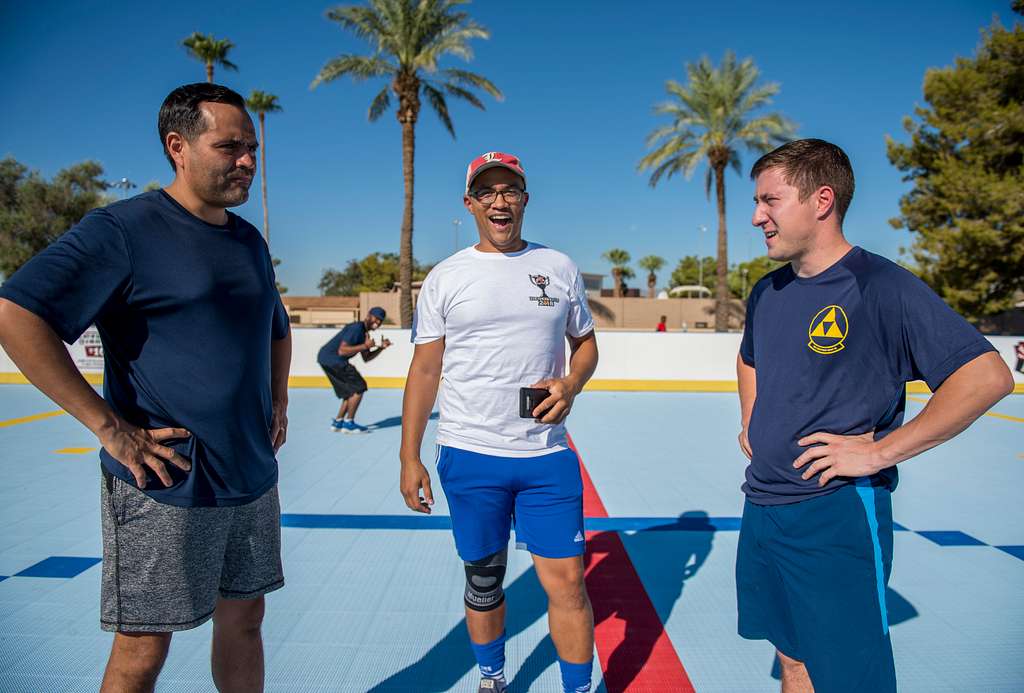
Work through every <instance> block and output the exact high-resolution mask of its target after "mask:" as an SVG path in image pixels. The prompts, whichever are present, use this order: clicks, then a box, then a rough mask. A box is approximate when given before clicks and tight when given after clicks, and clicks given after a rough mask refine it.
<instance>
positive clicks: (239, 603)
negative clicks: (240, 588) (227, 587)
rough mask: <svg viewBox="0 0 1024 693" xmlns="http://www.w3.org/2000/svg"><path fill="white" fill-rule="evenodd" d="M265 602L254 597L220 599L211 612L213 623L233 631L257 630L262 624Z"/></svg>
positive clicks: (247, 631) (248, 631) (246, 631)
mask: <svg viewBox="0 0 1024 693" xmlns="http://www.w3.org/2000/svg"><path fill="white" fill-rule="evenodd" d="M265 609H266V602H265V600H264V599H263V597H257V598H256V599H221V600H220V603H218V604H217V610H216V611H215V612H214V614H213V625H214V627H215V628H218V629H226V630H229V631H231V632H234V633H251V632H259V630H260V628H261V627H262V625H263V613H264V611H265Z"/></svg>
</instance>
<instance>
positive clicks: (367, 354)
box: [363, 347, 384, 361]
mask: <svg viewBox="0 0 1024 693" xmlns="http://www.w3.org/2000/svg"><path fill="white" fill-rule="evenodd" d="M382 351H384V349H383V348H381V347H377V348H376V349H369V350H367V351H364V352H363V361H373V360H374V359H375V358H377V357H378V356H380V352H382Z"/></svg>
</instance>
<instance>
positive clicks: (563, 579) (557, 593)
mask: <svg viewBox="0 0 1024 693" xmlns="http://www.w3.org/2000/svg"><path fill="white" fill-rule="evenodd" d="M544 591H545V592H547V595H548V603H549V604H550V605H551V606H554V607H557V608H561V609H571V610H574V611H576V610H581V609H585V608H586V607H587V605H588V604H589V603H590V602H589V599H588V598H587V588H586V585H584V583H583V571H582V570H579V571H575V570H569V571H564V572H559V573H558V574H555V575H550V576H548V577H547V578H546V579H545V580H544Z"/></svg>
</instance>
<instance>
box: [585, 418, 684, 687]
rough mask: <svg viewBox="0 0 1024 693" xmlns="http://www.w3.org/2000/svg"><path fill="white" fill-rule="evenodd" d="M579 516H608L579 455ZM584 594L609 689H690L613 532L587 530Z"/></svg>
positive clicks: (620, 542) (679, 662)
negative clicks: (581, 482) (580, 505)
mask: <svg viewBox="0 0 1024 693" xmlns="http://www.w3.org/2000/svg"><path fill="white" fill-rule="evenodd" d="M569 446H570V447H571V448H572V449H573V451H574V452H575V453H576V457H577V458H578V459H579V461H580V474H581V475H582V477H583V515H584V516H585V517H608V511H607V510H605V507H604V503H602V502H601V496H600V495H598V493H597V489H596V488H595V487H594V483H593V481H591V479H590V474H588V473H587V468H586V467H585V466H584V464H583V457H582V456H581V455H580V452H579V450H577V449H576V444H575V443H573V441H572V438H571V437H570V438H569ZM586 566H587V568H586V583H587V593H588V594H589V595H590V601H591V603H592V604H593V606H594V644H595V645H596V646H597V658H598V660H600V662H601V671H602V672H603V673H604V683H605V687H606V688H607V689H608V693H647V692H648V691H649V692H651V693H653V692H654V691H658V692H659V693H660V692H661V691H678V692H679V693H690V692H692V691H693V690H694V689H693V684H692V683H691V682H690V677H689V676H687V674H686V669H684V668H683V663H682V662H681V661H679V655H678V654H677V653H676V648H675V647H674V646H673V645H672V641H671V640H670V639H669V637H668V633H666V632H665V628H664V626H663V625H662V623H661V619H660V618H659V617H658V612H657V611H655V609H654V604H652V603H651V600H650V597H648V596H647V590H645V589H644V585H643V583H642V582H641V581H640V576H639V575H638V574H637V572H636V568H634V567H633V562H632V561H631V560H630V559H629V554H628V553H626V547H625V546H624V545H623V544H622V539H621V538H620V537H619V535H618V533H617V532H587V554H586Z"/></svg>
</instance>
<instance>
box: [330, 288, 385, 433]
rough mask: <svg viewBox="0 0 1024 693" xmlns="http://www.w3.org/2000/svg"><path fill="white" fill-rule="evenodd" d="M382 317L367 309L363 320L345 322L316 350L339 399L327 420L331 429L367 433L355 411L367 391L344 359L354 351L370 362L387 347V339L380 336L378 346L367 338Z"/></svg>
mask: <svg viewBox="0 0 1024 693" xmlns="http://www.w3.org/2000/svg"><path fill="white" fill-rule="evenodd" d="M385 317H387V314H386V313H385V312H384V309H383V308H381V307H379V306H377V307H374V308H371V309H370V310H369V311H368V312H367V315H366V318H365V319H364V320H356V321H355V322H350V323H349V324H347V325H345V327H343V328H342V329H341V330H340V331H339V332H338V334H336V335H334V336H333V337H331V339H330V341H328V342H327V343H326V344H324V345H323V346H322V347H320V352H319V353H318V354H317V355H316V361H317V363H319V364H320V367H321V368H323V369H324V373H326V374H327V379H328V380H329V381H330V382H331V387H333V388H334V394H335V395H337V396H338V399H340V400H341V406H340V407H339V409H338V416H336V417H335V418H333V419H331V430H332V431H335V432H337V431H344V432H345V433H367V432H369V429H368V428H367V427H366V426H360V425H359V424H357V423H356V411H358V409H359V404H360V402H362V401H363V393H365V392H366V390H367V386H366V380H364V379H363V376H362V375H360V374H359V371H357V370H356V367H355V366H353V365H352V364H351V363H349V362H348V360H349V359H350V358H352V357H353V356H355V355H356V354H362V355H363V361H372V360H373V359H375V358H377V357H378V356H380V352H382V351H384V350H385V349H387V348H388V347H389V346H391V340H389V339H382V340H381V343H380V346H377V344H375V343H374V341H373V339H372V338H371V337H370V332H371V331H373V330H376V329H377V328H379V327H380V326H381V325H382V324H384V318H385Z"/></svg>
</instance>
